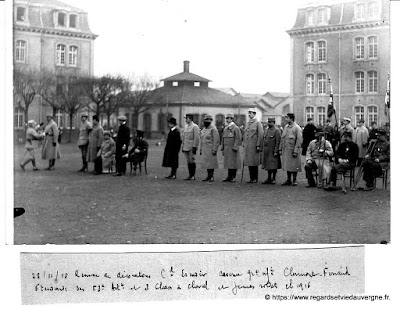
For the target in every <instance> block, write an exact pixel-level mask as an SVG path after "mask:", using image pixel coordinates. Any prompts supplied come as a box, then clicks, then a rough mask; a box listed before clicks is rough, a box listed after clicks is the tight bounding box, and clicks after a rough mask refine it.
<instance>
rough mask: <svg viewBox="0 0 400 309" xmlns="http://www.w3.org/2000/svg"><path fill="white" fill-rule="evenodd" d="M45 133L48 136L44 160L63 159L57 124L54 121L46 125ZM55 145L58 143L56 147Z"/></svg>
mask: <svg viewBox="0 0 400 309" xmlns="http://www.w3.org/2000/svg"><path fill="white" fill-rule="evenodd" d="M44 133H45V134H46V137H45V141H44V144H43V148H42V159H43V160H53V159H59V158H60V157H61V154H60V146H59V145H58V133H59V132H58V127H57V124H56V123H55V122H54V120H53V119H52V120H50V122H49V123H48V124H47V125H46V127H45V129H44ZM54 143H56V146H53V144H54Z"/></svg>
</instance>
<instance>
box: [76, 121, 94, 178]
mask: <svg viewBox="0 0 400 309" xmlns="http://www.w3.org/2000/svg"><path fill="white" fill-rule="evenodd" d="M87 118H88V116H87V115H86V114H83V115H81V126H80V128H79V138H78V147H79V149H80V151H81V155H82V168H81V169H80V170H78V172H86V171H87V170H88V165H87V150H88V146H89V133H90V131H92V124H91V123H90V122H89V121H88V120H87Z"/></svg>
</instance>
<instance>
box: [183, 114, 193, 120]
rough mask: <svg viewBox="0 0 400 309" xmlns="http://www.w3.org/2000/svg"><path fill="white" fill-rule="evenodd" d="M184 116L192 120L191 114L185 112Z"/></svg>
mask: <svg viewBox="0 0 400 309" xmlns="http://www.w3.org/2000/svg"><path fill="white" fill-rule="evenodd" d="M185 118H190V119H191V120H193V114H186V116H185Z"/></svg>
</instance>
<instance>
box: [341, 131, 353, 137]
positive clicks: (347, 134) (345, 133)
mask: <svg viewBox="0 0 400 309" xmlns="http://www.w3.org/2000/svg"><path fill="white" fill-rule="evenodd" d="M343 136H349V137H352V134H351V132H348V131H346V132H344V133H343Z"/></svg>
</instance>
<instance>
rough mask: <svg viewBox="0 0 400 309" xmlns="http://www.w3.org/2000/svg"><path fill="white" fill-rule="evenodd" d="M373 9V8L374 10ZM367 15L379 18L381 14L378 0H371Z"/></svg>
mask: <svg viewBox="0 0 400 309" xmlns="http://www.w3.org/2000/svg"><path fill="white" fill-rule="evenodd" d="M372 9H373V10H372ZM367 14H368V15H367V16H368V19H376V18H379V15H380V7H379V3H378V1H371V2H368V4H367Z"/></svg>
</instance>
